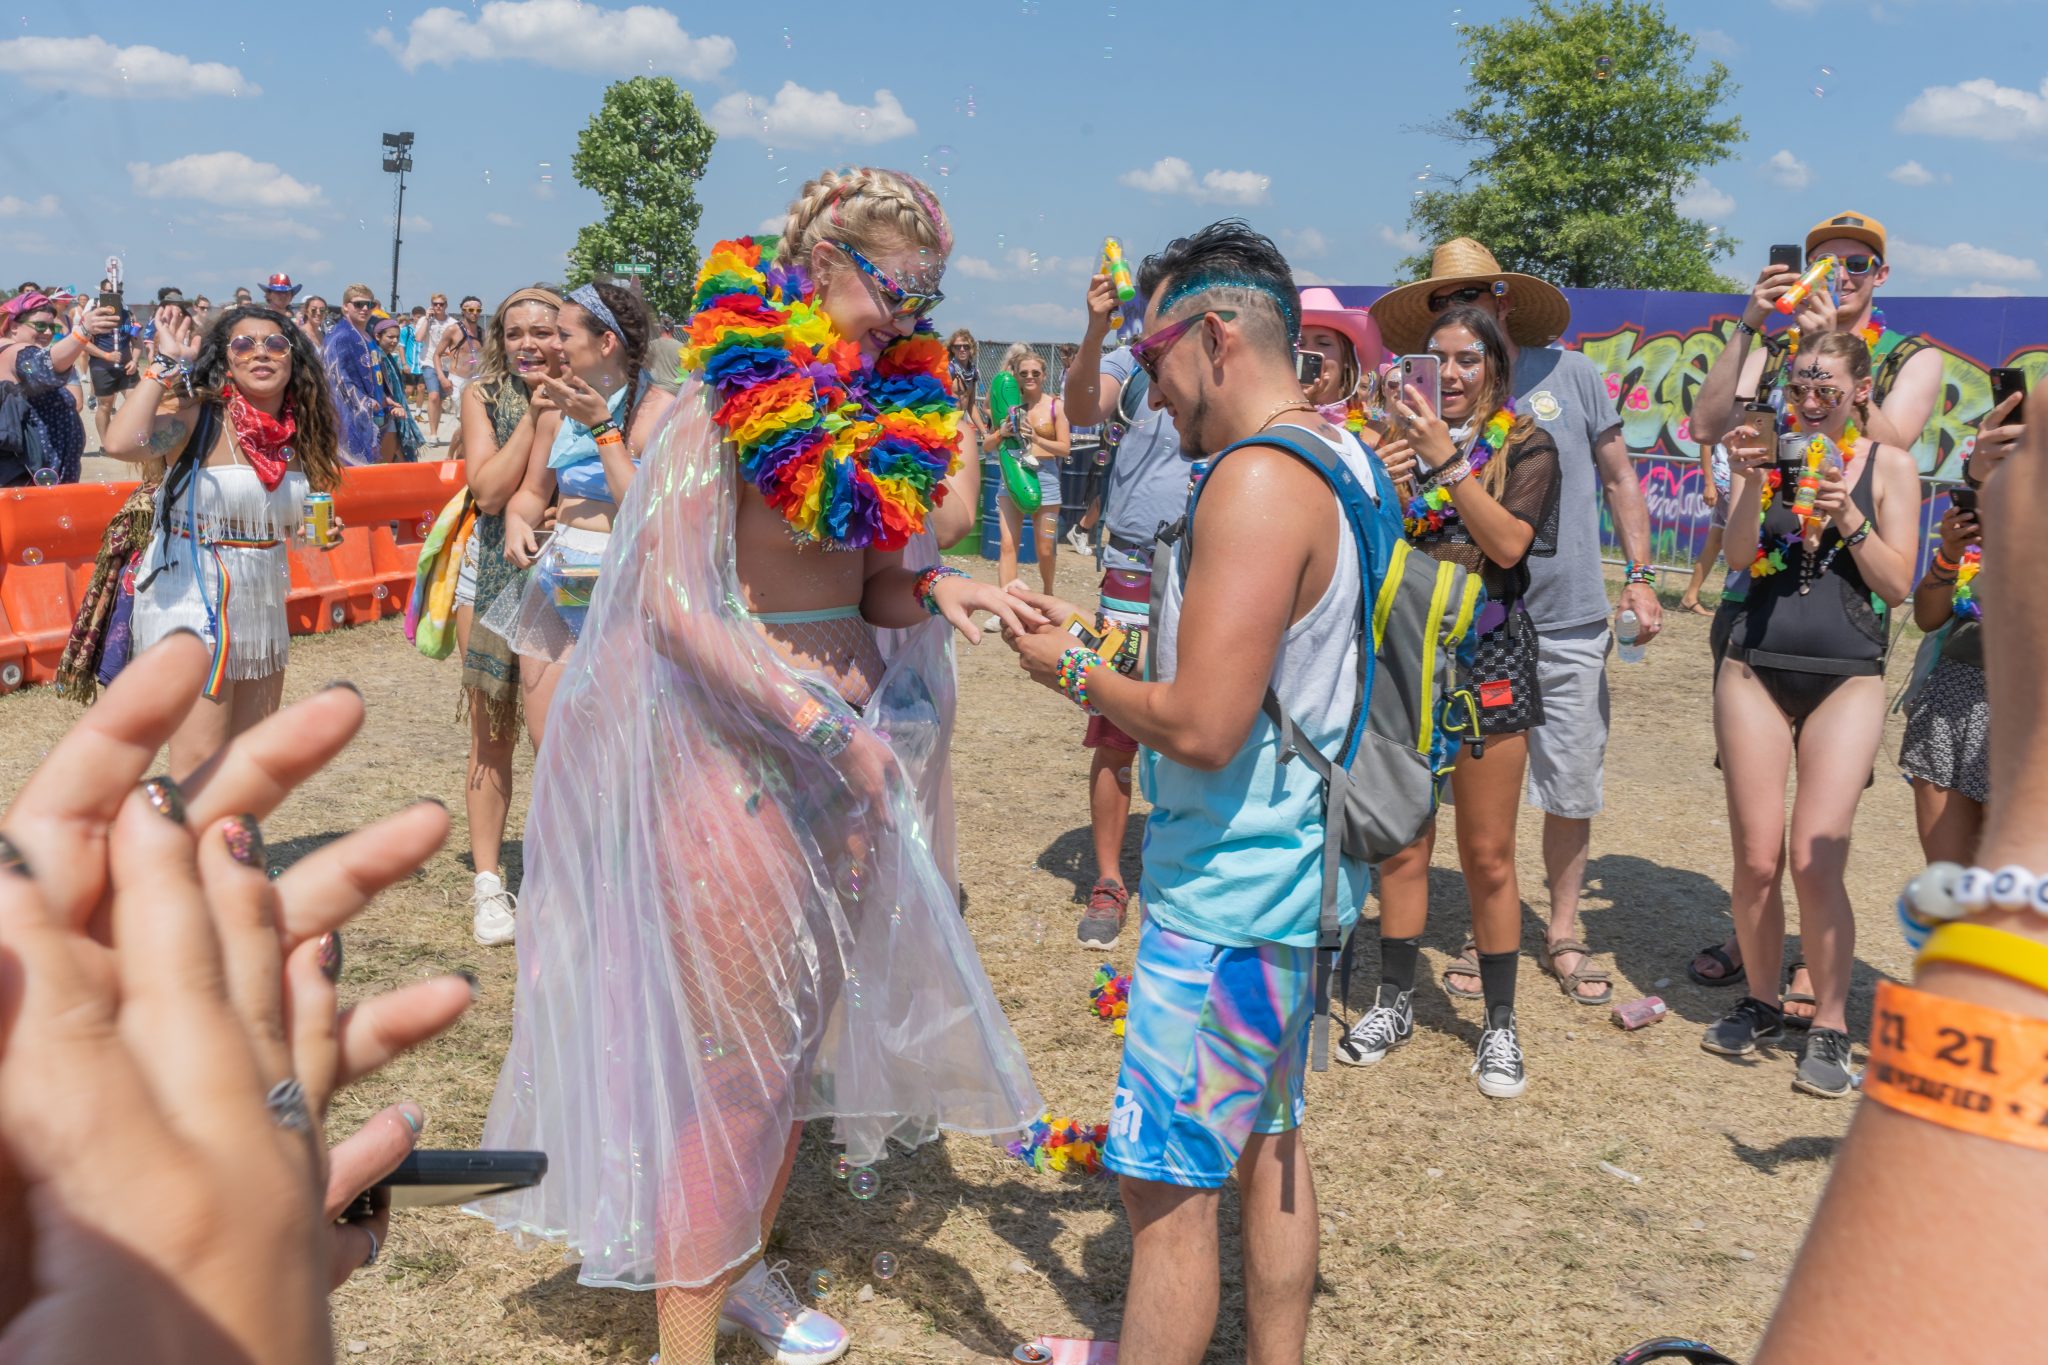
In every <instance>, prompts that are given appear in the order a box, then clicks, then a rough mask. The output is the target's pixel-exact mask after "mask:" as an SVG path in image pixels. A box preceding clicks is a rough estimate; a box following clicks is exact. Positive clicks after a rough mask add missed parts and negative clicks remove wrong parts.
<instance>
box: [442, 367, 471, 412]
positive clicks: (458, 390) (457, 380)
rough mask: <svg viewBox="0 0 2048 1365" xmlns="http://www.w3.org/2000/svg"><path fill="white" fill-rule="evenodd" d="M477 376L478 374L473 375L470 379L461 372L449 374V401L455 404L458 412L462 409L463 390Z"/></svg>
mask: <svg viewBox="0 0 2048 1365" xmlns="http://www.w3.org/2000/svg"><path fill="white" fill-rule="evenodd" d="M475 378H476V376H474V375H471V376H470V378H468V379H464V378H463V377H462V376H461V375H459V374H451V375H449V376H448V393H449V401H450V402H451V403H453V404H454V405H455V411H456V412H458V413H460V412H461V411H462V391H463V390H464V389H466V388H468V387H469V386H470V384H471V382H472V381H474V379H475Z"/></svg>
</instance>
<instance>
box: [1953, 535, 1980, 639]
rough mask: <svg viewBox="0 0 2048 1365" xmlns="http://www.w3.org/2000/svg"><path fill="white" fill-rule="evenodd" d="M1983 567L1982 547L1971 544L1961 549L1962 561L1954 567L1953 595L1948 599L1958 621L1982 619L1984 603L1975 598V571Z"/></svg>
mask: <svg viewBox="0 0 2048 1365" xmlns="http://www.w3.org/2000/svg"><path fill="white" fill-rule="evenodd" d="M1983 567H1984V547H1983V546H1982V545H1972V546H1970V547H1969V548H1968V549H1966V550H1964V551H1963V562H1962V564H1961V565H1960V566H1959V567H1958V568H1957V569H1956V590H1955V595H1954V596H1953V597H1951V598H1950V599H1949V608H1950V610H1952V611H1953V612H1955V615H1956V619H1957V620H1958V621H1981V620H1983V619H1984V604H1983V603H1982V602H1979V601H1978V600H1977V587H1976V582H1977V572H1978V570H1980V569H1982V568H1983Z"/></svg>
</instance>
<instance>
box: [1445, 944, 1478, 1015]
mask: <svg viewBox="0 0 2048 1365" xmlns="http://www.w3.org/2000/svg"><path fill="white" fill-rule="evenodd" d="M1452 972H1456V973H1457V974H1458V975H1459V976H1477V975H1479V945H1478V944H1477V943H1474V942H1473V941H1472V936H1471V935H1470V934H1467V935H1466V936H1465V946H1464V947H1462V948H1460V949H1459V950H1458V955H1457V956H1456V957H1454V958H1452V959H1451V961H1450V963H1449V965H1447V966H1446V967H1445V968H1444V970H1443V974H1442V980H1443V985H1444V994H1445V995H1453V996H1456V997H1457V998H1458V999H1460V1000H1484V999H1485V998H1486V992H1485V991H1484V990H1483V989H1482V990H1476V991H1468V990H1463V989H1461V988H1459V987H1457V986H1453V985H1452V984H1451V973H1452Z"/></svg>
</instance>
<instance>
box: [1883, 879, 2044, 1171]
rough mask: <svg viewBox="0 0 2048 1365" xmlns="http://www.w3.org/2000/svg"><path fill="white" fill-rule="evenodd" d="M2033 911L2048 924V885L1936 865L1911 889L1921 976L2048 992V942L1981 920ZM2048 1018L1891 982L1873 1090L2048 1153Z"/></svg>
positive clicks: (1908, 902)
mask: <svg viewBox="0 0 2048 1365" xmlns="http://www.w3.org/2000/svg"><path fill="white" fill-rule="evenodd" d="M2020 910H2032V911H2033V912H2034V913H2035V914H2037V915H2040V916H2042V917H2043V918H2044V919H2048V876H2037V875H2035V874H2034V873H2032V872H2029V871H2028V870H2027V869H2026V868H2023V867H2020V866H2017V865H2011V866H2007V867H2002V868H1999V869H1998V870H1997V871H1992V870H1991V869H1990V868H1983V867H1963V866H1961V865H1959V864H1956V863H1934V864H1931V865H1930V866H1928V868H1927V869H1926V870H1925V871H1923V872H1921V873H1920V875H1919V876H1917V877H1915V878H1913V880H1912V881H1910V882H1908V883H1906V889H1905V890H1904V891H1903V892H1901V893H1900V895H1899V900H1898V918H1899V927H1900V928H1901V929H1902V930H1904V932H1905V936H1906V942H1907V944H1908V945H1909V946H1911V947H1912V948H1913V949H1915V950H1916V952H1917V954H1918V956H1917V957H1916V958H1915V960H1914V965H1915V967H1916V968H1925V967H1928V966H1931V965H1933V964H1936V963H1947V964H1951V965H1954V966H1959V967H1969V968H1972V969H1974V970H1976V971H1980V972H1988V973H1990V974H1992V975H1993V976H2002V977H2005V978H2006V979H2007V980H2009V981H2015V982H2018V983H2019V984H2021V985H2024V986H2031V987H2033V988H2034V989H2035V990H2038V991H2043V992H2048V943H2042V942H2041V941H2040V940H2038V939H2034V938H2030V937H2027V936H2026V935H2023V934H2016V933H2013V932H2011V931H2009V930H2006V929H1999V928H1994V927H1993V926H1991V925H1988V924H1970V923H1964V922H1963V921H1964V920H1965V919H1966V918H1967V917H1969V916H1972V915H1978V914H1983V913H1986V912H1991V913H2007V912H2016V911H2020ZM2044 1054H2048V1018H2040V1017H2034V1016H2028V1015H2023V1014H2014V1013H2009V1012H2007V1011H2005V1010H2000V1009H1994V1008H1991V1007H1989V1006H1985V1005H1979V1004H1976V1003H1975V1002H1972V1001H1967V1000H1957V999H1954V998H1951V997H1949V996H1944V995H1935V994H1931V993H1929V992H1925V991H1919V990H1913V989H1911V988H1908V987H1905V986H1899V985H1894V984H1893V983H1891V982H1889V981H1886V982H1880V983H1879V985H1878V988H1877V1007H1876V1010H1875V1014H1874V1018H1873V1021H1872V1028H1871V1038H1870V1063H1869V1065H1868V1066H1867V1067H1866V1068H1865V1069H1864V1073H1863V1082H1862V1087H1863V1092H1864V1094H1865V1095H1867V1096H1868V1097H1869V1098H1871V1099H1874V1100H1876V1101H1878V1102H1879V1103H1880V1104H1883V1105H1884V1106H1885V1107H1887V1108H1889V1109H1895V1110H1898V1111H1899V1112H1900V1113H1903V1114H1910V1115H1912V1116H1914V1117H1916V1118H1921V1119H1925V1120H1927V1121H1928V1122H1930V1123H1938V1124H1940V1125H1941V1126H1943V1127H1944V1128H1953V1129H1956V1130H1957V1131H1959V1132H1964V1133H1970V1134H1973V1135H1975V1136H1978V1137H1988V1138H1992V1139H1994V1140H1996V1141H2000V1142H2009V1143H2013V1144H2015V1145H2017V1146H2022V1147H2029V1148H2032V1149H2034V1150H2036V1151H2048V1077H2044V1076H2043V1074H2042V1068H2041V1066H2040V1064H2039V1059H2040V1058H2041V1057H2042V1056H2043V1055H2044Z"/></svg>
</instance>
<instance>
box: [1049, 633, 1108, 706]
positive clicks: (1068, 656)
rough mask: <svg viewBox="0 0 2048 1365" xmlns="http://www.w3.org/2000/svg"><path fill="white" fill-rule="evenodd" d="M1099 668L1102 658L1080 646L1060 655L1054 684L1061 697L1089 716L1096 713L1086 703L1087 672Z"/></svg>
mask: <svg viewBox="0 0 2048 1365" xmlns="http://www.w3.org/2000/svg"><path fill="white" fill-rule="evenodd" d="M1101 666H1102V656H1101V655H1100V654H1097V653H1096V652H1095V651H1094V650H1092V649H1085V648H1083V647H1082V646H1080V645H1075V646H1074V647H1073V648H1072V649H1069V650H1068V651H1067V652H1066V653H1064V654H1062V655H1060V671H1059V677H1058V678H1057V679H1056V682H1057V684H1058V686H1059V689H1060V693H1061V695H1062V696H1064V697H1066V698H1067V700H1069V701H1071V702H1073V703H1074V705H1076V706H1078V707H1080V708H1081V709H1082V710H1083V711H1086V712H1087V713H1088V714H1089V715H1091V716H1092V715H1096V714H1098V712H1097V711H1096V710H1095V708H1094V707H1093V706H1091V705H1089V703H1088V670H1089V669H1091V668H1100V667H1101Z"/></svg>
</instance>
